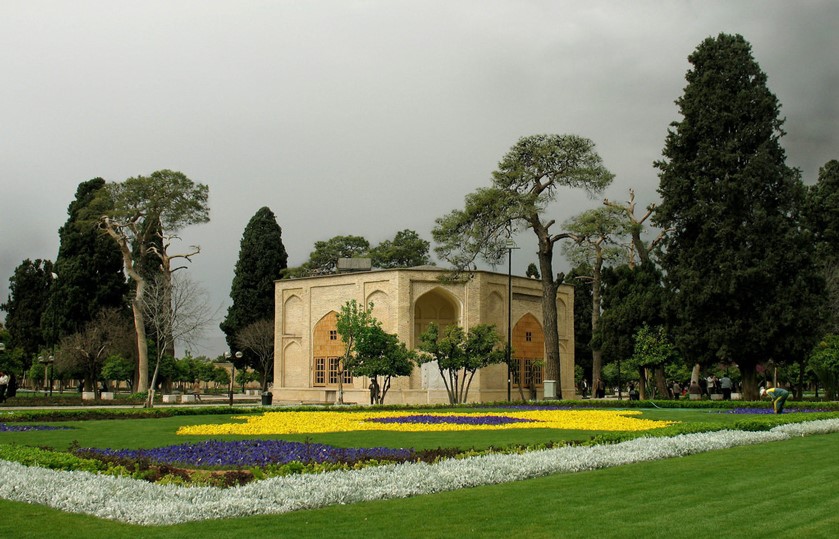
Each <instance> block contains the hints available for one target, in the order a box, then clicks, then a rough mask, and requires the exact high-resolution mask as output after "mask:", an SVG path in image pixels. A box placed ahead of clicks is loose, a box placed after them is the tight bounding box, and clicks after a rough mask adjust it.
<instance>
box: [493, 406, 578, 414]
mask: <svg viewBox="0 0 839 539" xmlns="http://www.w3.org/2000/svg"><path fill="white" fill-rule="evenodd" d="M492 408H501V409H502V410H511V411H513V412H531V411H536V412H538V411H540V410H549V411H550V410H591V407H590V406H578V407H576V408H575V407H574V406H551V405H550V404H510V405H508V406H492Z"/></svg>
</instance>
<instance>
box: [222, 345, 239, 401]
mask: <svg viewBox="0 0 839 539" xmlns="http://www.w3.org/2000/svg"><path fill="white" fill-rule="evenodd" d="M234 355H235V356H236V359H242V352H236V354H234ZM224 359H226V360H227V361H229V362H230V391H228V393H227V396H228V398H229V399H230V407H231V408H232V407H233V385H234V384H235V383H236V364H235V363H233V361H232V360H231V357H230V352H225V353H224Z"/></svg>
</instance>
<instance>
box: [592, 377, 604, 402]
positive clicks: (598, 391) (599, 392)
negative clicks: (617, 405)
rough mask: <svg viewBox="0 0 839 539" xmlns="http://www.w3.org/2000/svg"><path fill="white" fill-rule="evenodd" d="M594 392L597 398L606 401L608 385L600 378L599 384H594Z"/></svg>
mask: <svg viewBox="0 0 839 539" xmlns="http://www.w3.org/2000/svg"><path fill="white" fill-rule="evenodd" d="M594 392H595V395H594V396H595V398H598V399H604V398H606V384H605V383H604V382H603V380H601V379H600V378H598V379H597V382H595V384H594Z"/></svg>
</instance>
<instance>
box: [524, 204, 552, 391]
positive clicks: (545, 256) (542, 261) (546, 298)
mask: <svg viewBox="0 0 839 539" xmlns="http://www.w3.org/2000/svg"><path fill="white" fill-rule="evenodd" d="M537 222H538V219H537ZM531 224H532V221H531ZM534 230H535V231H536V235H537V236H538V238H539V269H540V271H541V279H542V295H543V296H542V322H543V324H542V328H543V330H544V332H545V356H546V357H545V380H556V387H557V395H556V397H557V398H559V399H561V398H562V377H561V376H562V373H561V371H560V363H559V328H558V318H559V317H558V315H557V311H556V293H557V290H559V284H558V283H557V281H556V278H555V276H554V272H553V242H552V241H551V238H550V237H549V236H548V231H547V229H545V228H544V227H540V229H536V228H535V227H534ZM519 387H521V384H520V385H519Z"/></svg>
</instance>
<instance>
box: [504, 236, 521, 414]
mask: <svg viewBox="0 0 839 539" xmlns="http://www.w3.org/2000/svg"><path fill="white" fill-rule="evenodd" d="M505 248H506V249H507V401H508V402H509V401H510V400H511V395H510V392H511V390H512V387H513V380H512V378H511V372H510V363H511V361H512V358H511V355H512V342H511V341H512V339H513V327H512V324H513V249H518V248H519V247H518V245H516V242H514V241H513V239H512V238H507V243H506V245H505Z"/></svg>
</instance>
